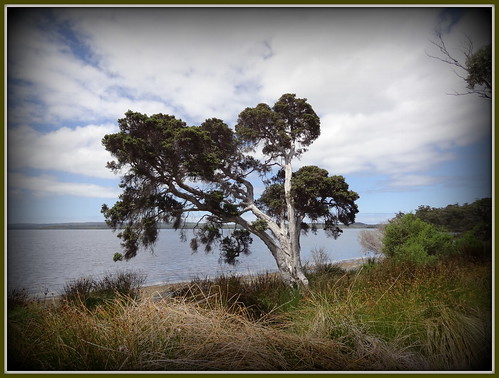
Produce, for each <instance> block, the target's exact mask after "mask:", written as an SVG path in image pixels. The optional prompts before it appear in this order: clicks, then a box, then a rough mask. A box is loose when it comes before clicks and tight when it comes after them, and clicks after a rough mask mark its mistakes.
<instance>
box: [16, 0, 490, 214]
mask: <svg viewBox="0 0 499 378" xmlns="http://www.w3.org/2000/svg"><path fill="white" fill-rule="evenodd" d="M8 15H9V19H8V26H9V28H8V149H9V155H8V162H9V192H10V193H11V194H12V196H13V197H12V201H15V206H13V207H12V208H15V209H17V208H23V206H24V207H26V206H28V205H27V204H31V203H32V201H33V198H37V200H39V201H43V200H44V199H46V198H47V197H50V196H53V195H57V196H64V197H71V198H73V199H74V201H75V203H76V202H77V201H78V200H79V198H82V197H86V198H95V199H96V201H95V211H94V215H92V214H90V213H89V214H85V215H82V214H79V213H78V212H77V211H76V210H75V211H74V212H72V209H71V208H68V215H67V219H69V220H89V219H90V218H92V219H91V220H101V218H100V215H99V210H100V205H99V204H100V203H101V202H102V198H108V202H112V201H114V200H115V199H116V197H117V194H118V191H117V185H118V180H117V179H116V178H115V177H114V176H113V175H112V174H110V172H109V171H108V170H107V169H106V168H105V164H106V162H107V161H108V160H110V159H111V158H110V156H109V154H108V153H107V152H106V151H105V150H104V149H103V147H102V145H101V139H102V137H103V136H104V135H105V134H107V133H111V132H115V131H116V130H117V125H116V120H117V119H118V118H120V117H122V116H123V114H124V113H125V112H126V111H127V110H128V109H131V110H134V111H139V112H142V113H147V114H153V113H157V112H162V113H169V114H173V115H175V116H177V117H179V118H182V119H183V120H185V121H186V122H188V123H189V124H199V123H201V122H202V121H203V120H204V119H206V118H211V117H218V118H222V119H224V120H225V122H227V123H228V124H229V125H230V126H233V125H234V124H235V122H236V120H237V115H238V114H239V112H241V111H242V110H243V109H244V108H245V107H247V106H255V105H256V104H258V103H261V102H266V103H269V104H271V105H272V104H273V103H274V102H275V101H276V100H277V99H278V98H279V97H280V96H281V95H282V94H283V93H287V92H291V93H296V94H297V96H298V97H305V98H307V99H308V102H309V103H310V104H311V105H312V106H313V108H314V110H315V111H316V112H317V114H318V115H319V116H320V118H321V136H320V137H319V139H318V140H317V141H316V142H315V143H314V144H313V145H312V146H311V148H310V150H309V151H308V152H307V153H306V154H305V155H304V156H303V158H302V160H301V161H300V162H297V163H296V165H295V167H296V168H297V167H299V166H301V165H308V164H314V165H319V166H322V167H324V168H326V169H328V170H329V171H330V173H331V174H342V175H345V176H346V178H347V181H348V182H349V183H350V185H351V188H352V189H353V190H356V191H357V192H359V194H360V196H361V200H360V202H359V205H360V211H361V213H360V214H359V217H361V216H362V213H365V214H366V215H365V217H366V218H363V219H364V220H366V219H367V214H370V213H383V214H385V215H386V214H390V213H394V212H397V211H399V210H402V211H411V210H414V209H415V208H416V207H417V206H418V205H421V204H429V205H432V206H445V205H447V204H449V203H456V202H461V203H462V202H465V201H467V202H472V201H474V200H475V199H478V198H481V197H483V196H490V195H491V191H490V190H491V189H490V185H491V181H490V175H491V172H490V161H491V155H490V143H491V122H492V120H491V101H489V100H484V99H480V98H478V97H476V96H475V97H473V96H453V95H449V94H450V93H454V92H455V91H457V92H460V91H463V90H465V85H464V83H463V82H462V80H461V79H460V78H459V77H458V76H457V75H456V74H455V73H454V72H453V71H452V70H451V68H450V67H449V66H448V65H446V64H444V63H442V62H439V61H438V60H435V59H432V58H430V57H429V56H428V54H433V55H436V54H437V51H436V50H435V48H434V46H433V45H432V44H431V43H430V40H431V39H432V38H433V32H434V30H435V28H436V27H439V26H440V27H441V29H442V31H443V32H444V38H445V40H446V43H447V45H448V46H449V47H450V49H452V52H453V53H455V54H456V56H459V57H462V55H460V54H461V50H462V49H463V42H464V41H465V38H466V37H465V36H469V37H470V38H471V39H472V40H473V42H474V45H475V48H476V49H478V48H480V47H481V46H483V45H485V44H487V43H491V24H490V8H487V9H485V10H484V9H479V8H471V9H468V8H466V9H465V8H460V9H450V8H449V9H446V10H443V9H440V8H406V7H404V8H398V9H397V8H369V9H364V8H338V7H332V8H169V7H165V8H154V9H151V8H139V9H137V8H124V9H122V8H33V9H27V8H9V9H8ZM23 204H24V205H23ZM76 208H78V207H77V206H75V209H76ZM20 213H22V214H23V216H22V217H21V216H19V217H16V215H15V214H12V213H11V214H9V219H10V220H12V221H34V220H37V221H43V219H44V218H43V216H42V215H40V214H34V213H32V214H30V215H26V214H28V213H29V212H26V211H22V212H20ZM83 218H85V219H83ZM363 219H359V220H361V221H362V220H363ZM61 220H62V219H61ZM64 220H66V219H64ZM376 221H377V220H376Z"/></svg>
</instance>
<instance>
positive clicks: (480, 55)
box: [466, 45, 492, 91]
mask: <svg viewBox="0 0 499 378" xmlns="http://www.w3.org/2000/svg"><path fill="white" fill-rule="evenodd" d="M466 68H467V72H468V76H467V77H466V83H468V88H469V89H472V90H473V89H475V86H481V87H485V88H488V90H489V91H490V90H491V89H492V45H487V46H485V47H482V48H481V49H479V50H478V51H476V52H475V53H473V54H471V55H470V56H468V57H467V59H466Z"/></svg>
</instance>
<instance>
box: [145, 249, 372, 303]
mask: <svg viewBox="0 0 499 378" xmlns="http://www.w3.org/2000/svg"><path fill="white" fill-rule="evenodd" d="M366 260H367V258H366V257H358V258H354V259H346V260H340V261H333V262H332V264H334V265H338V266H339V267H341V268H343V269H345V270H347V271H349V270H353V269H356V268H358V267H359V266H361V265H362V264H364V263H365V261H366ZM263 274H274V275H278V274H279V272H278V271H268V272H265V273H253V274H252V273H250V274H247V273H244V274H235V275H236V276H240V277H245V278H248V279H250V278H251V277H255V276H259V275H263ZM213 278H216V277H212V278H208V280H210V279H213ZM190 282H192V280H188V281H178V282H164V283H157V284H152V285H144V286H143V287H141V288H140V289H139V290H140V294H141V296H142V297H144V298H150V297H152V298H153V299H162V298H164V297H167V296H168V293H169V292H171V291H175V290H178V289H179V288H181V287H183V285H185V284H189V283H190Z"/></svg>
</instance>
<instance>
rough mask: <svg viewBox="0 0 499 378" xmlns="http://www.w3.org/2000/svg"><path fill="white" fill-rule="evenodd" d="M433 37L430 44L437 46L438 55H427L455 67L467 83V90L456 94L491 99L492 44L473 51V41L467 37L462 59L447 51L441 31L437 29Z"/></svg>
mask: <svg viewBox="0 0 499 378" xmlns="http://www.w3.org/2000/svg"><path fill="white" fill-rule="evenodd" d="M435 37H436V40H434V41H432V44H433V45H434V46H436V47H437V48H438V50H439V54H440V55H439V56H433V55H429V56H430V57H431V58H435V59H438V60H440V61H442V62H444V63H447V64H449V65H451V66H453V67H455V68H457V70H458V71H456V70H455V71H454V72H455V74H456V75H457V76H459V77H460V78H461V79H463V81H464V82H465V83H466V84H467V86H466V88H467V89H468V92H465V93H456V95H467V94H476V95H478V96H479V97H482V98H487V99H492V45H491V44H488V45H486V46H482V47H481V48H480V49H478V50H476V51H474V46H473V41H472V40H471V39H469V38H468V40H467V42H465V44H466V45H467V46H466V49H465V50H464V51H463V55H464V60H463V59H459V58H456V57H455V56H454V55H453V54H451V52H449V50H448V48H447V46H446V44H445V42H444V39H443V37H442V33H441V32H439V31H437V32H436V33H435Z"/></svg>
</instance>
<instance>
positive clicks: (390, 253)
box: [383, 214, 452, 264]
mask: <svg viewBox="0 0 499 378" xmlns="http://www.w3.org/2000/svg"><path fill="white" fill-rule="evenodd" d="M451 248H452V236H451V235H450V234H448V233H447V232H444V231H441V230H439V229H437V228H436V227H435V226H432V225H431V224H429V223H426V222H424V221H422V220H421V219H419V218H418V217H417V216H416V215H414V214H405V215H403V216H401V217H399V218H395V219H393V220H392V221H390V223H389V224H388V225H387V226H386V227H385V231H384V237H383V253H384V254H385V256H387V257H389V258H394V259H397V260H401V261H411V262H414V263H417V264H425V263H429V262H432V261H435V259H436V258H437V256H439V255H440V256H442V255H446V254H448V253H449V252H450V251H451Z"/></svg>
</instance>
